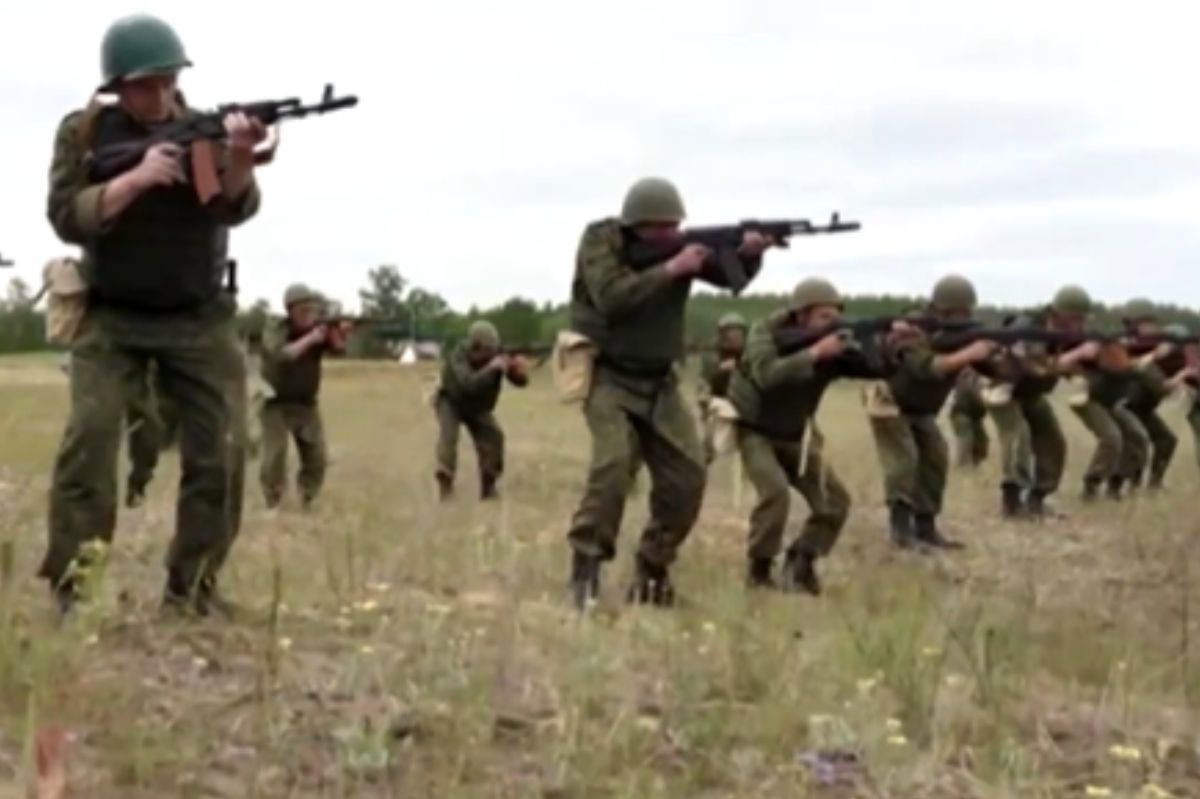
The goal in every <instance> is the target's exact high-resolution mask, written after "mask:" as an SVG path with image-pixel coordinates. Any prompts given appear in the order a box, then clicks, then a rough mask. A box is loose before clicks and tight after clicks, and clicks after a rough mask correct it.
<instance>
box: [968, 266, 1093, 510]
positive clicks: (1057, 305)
mask: <svg viewBox="0 0 1200 799" xmlns="http://www.w3.org/2000/svg"><path fill="white" fill-rule="evenodd" d="M1079 301H1080V298H1079V297H1077V296H1076V295H1075V294H1074V293H1073V291H1072V289H1071V288H1069V287H1068V288H1067V289H1064V290H1062V291H1059V292H1058V293H1057V294H1056V295H1055V296H1054V299H1053V300H1052V302H1051V303H1050V304H1049V306H1047V307H1046V308H1045V309H1043V310H1040V311H1038V312H1035V313H1029V314H1021V315H1018V316H1015V317H1013V318H1011V319H1009V320H1007V321H1006V323H1005V326H1006V327H1011V328H1015V329H1029V330H1059V329H1063V328H1064V327H1067V326H1068V325H1069V322H1068V321H1067V320H1069V319H1070V318H1071V317H1072V315H1073V314H1075V313H1077V311H1078V308H1079ZM1085 313H1086V311H1085ZM1001 363H1002V364H1003V369H1002V372H1001V373H1000V374H997V375H996V379H995V380H994V381H993V384H992V385H991V386H990V387H989V388H988V389H987V391H986V392H985V394H984V400H985V401H986V402H987V404H988V410H989V412H990V413H991V415H992V420H993V421H994V422H995V423H996V430H997V431H998V432H999V436H1000V451H1001V468H1002V473H1003V478H1002V482H1001V484H1000V503H1001V505H1000V507H1001V512H1002V513H1003V514H1004V515H1005V516H1007V517H1009V518H1015V519H1017V518H1019V519H1025V518H1028V519H1034V520H1036V519H1041V518H1043V517H1044V515H1045V514H1046V513H1048V512H1049V509H1048V508H1047V506H1046V499H1047V498H1048V497H1049V496H1051V495H1052V494H1054V492H1056V491H1057V490H1058V487H1059V485H1060V484H1061V483H1062V475H1063V469H1064V467H1065V466H1066V460H1067V440H1066V438H1065V437H1064V436H1063V432H1062V428H1061V427H1060V426H1059V423H1058V417H1057V416H1056V415H1055V413H1054V407H1053V406H1052V405H1051V404H1050V400H1049V396H1050V394H1051V392H1053V391H1054V387H1055V386H1056V385H1057V384H1058V379H1059V375H1058V368H1057V364H1056V362H1055V355H1054V353H1053V352H1052V348H1049V347H1046V346H1042V345H1035V344H1032V343H1029V342H1021V343H1019V344H1017V345H1015V346H1013V347H1011V348H1010V349H1009V350H1008V352H1007V353H1006V356H1005V358H1004V359H1003V360H1002V362H1001Z"/></svg>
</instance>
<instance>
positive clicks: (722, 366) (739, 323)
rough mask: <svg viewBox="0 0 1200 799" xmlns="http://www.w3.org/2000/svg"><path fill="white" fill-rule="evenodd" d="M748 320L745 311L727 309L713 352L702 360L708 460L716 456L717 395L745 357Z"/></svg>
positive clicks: (701, 393)
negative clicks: (714, 415) (714, 412)
mask: <svg viewBox="0 0 1200 799" xmlns="http://www.w3.org/2000/svg"><path fill="white" fill-rule="evenodd" d="M746 329H747V327H746V320H745V319H743V318H742V316H741V314H736V313H727V314H725V315H724V316H722V317H721V319H720V321H719V322H717V341H716V345H715V346H714V348H713V351H712V352H708V353H705V355H704V358H703V359H702V360H701V362H700V387H699V390H698V391H697V392H696V395H697V397H696V398H697V401H698V403H699V405H700V420H701V423H702V427H703V429H704V462H705V463H712V462H713V460H714V459H715V458H716V451H715V450H714V448H713V429H712V421H713V420H712V409H711V407H710V404H711V403H712V401H713V400H714V399H719V398H723V397H725V396H726V394H727V393H728V389H729V380H730V377H731V376H732V375H733V373H734V371H735V370H736V369H737V366H738V363H739V362H740V361H741V359H742V351H743V350H744V349H745V348H746Z"/></svg>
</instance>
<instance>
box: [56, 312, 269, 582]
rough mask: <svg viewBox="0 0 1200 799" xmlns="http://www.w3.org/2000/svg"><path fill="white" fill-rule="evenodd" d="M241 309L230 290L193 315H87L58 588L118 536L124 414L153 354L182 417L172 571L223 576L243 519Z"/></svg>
mask: <svg viewBox="0 0 1200 799" xmlns="http://www.w3.org/2000/svg"><path fill="white" fill-rule="evenodd" d="M233 314H234V303H233V301H232V300H231V299H230V298H229V297H227V296H225V295H222V296H221V297H220V298H219V299H217V300H214V301H213V302H212V303H210V304H209V305H207V306H205V307H203V308H201V309H198V310H196V311H194V312H191V313H187V314H158V315H154V316H140V315H134V314H130V313H127V312H123V311H116V310H114V309H111V308H106V307H100V306H97V307H93V308H92V309H91V310H90V311H89V312H88V314H87V316H86V317H85V319H84V321H83V325H82V327H81V329H80V332H79V337H78V338H77V340H76V341H75V343H74V345H73V346H72V350H71V358H72V367H71V377H70V384H71V410H70V417H69V419H68V422H67V426H66V430H65V432H64V434H63V438H62V442H61V444H60V445H59V449H58V455H57V457H56V459H55V463H54V473H53V476H52V478H51V489H50V508H49V514H48V517H49V518H48V521H49V546H48V548H47V551H46V555H45V558H44V559H43V561H42V565H41V569H40V570H39V576H41V577H44V578H46V579H47V580H48V581H50V583H51V584H53V585H58V584H59V583H60V582H61V581H62V580H63V578H64V577H65V576H67V574H68V568H69V567H70V565H71V563H72V561H73V560H74V559H75V557H76V555H77V554H78V552H79V549H80V547H81V546H82V545H83V544H84V543H86V542H88V541H91V540H94V539H100V540H103V541H105V542H109V541H111V540H112V538H113V532H114V528H115V526H116V508H117V504H116V503H117V455H118V452H119V450H120V444H121V433H122V430H123V425H122V423H121V422H122V416H123V415H124V413H125V410H126V407H127V402H128V399H129V397H132V396H135V395H136V392H137V387H138V386H141V385H145V382H146V378H147V369H148V368H149V364H150V363H151V362H152V361H153V362H154V363H155V365H156V366H157V369H158V374H159V381H160V383H161V387H162V391H163V394H164V396H165V398H166V399H167V400H168V401H169V402H171V403H172V404H173V405H174V407H175V408H177V409H178V411H177V412H178V420H179V421H178V425H179V454H180V461H181V466H182V469H181V472H182V475H181V478H180V491H179V499H178V503H177V506H176V516H175V518H176V532H175V538H174V540H172V542H171V546H170V550H169V552H168V554H167V557H166V563H167V568H168V569H169V571H170V573H171V576H172V578H173V579H174V580H175V581H178V582H179V584H182V585H189V586H190V585H192V584H194V583H195V582H196V581H198V580H207V579H209V578H212V577H215V575H216V573H217V572H218V571H219V570H220V568H221V566H222V565H223V563H224V561H225V558H226V556H227V555H228V553H229V550H230V548H231V547H232V545H233V542H234V539H235V537H236V536H237V532H238V529H239V527H240V525H241V515H242V488H243V476H244V463H245V455H244V451H243V441H244V431H245V411H246V407H245V406H246V401H245V399H246V395H245V381H246V374H245V368H244V364H243V361H242V354H241V352H240V350H239V348H238V343H237V336H236V333H235V330H234V324H233Z"/></svg>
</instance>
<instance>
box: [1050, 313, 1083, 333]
mask: <svg viewBox="0 0 1200 799" xmlns="http://www.w3.org/2000/svg"><path fill="white" fill-rule="evenodd" d="M1085 321H1086V320H1085V319H1084V317H1082V316H1076V315H1074V314H1055V315H1054V316H1052V317H1051V318H1050V324H1051V326H1052V327H1053V328H1054V329H1055V330H1064V331H1066V332H1068V333H1074V332H1077V331H1079V330H1083V325H1084V322H1085Z"/></svg>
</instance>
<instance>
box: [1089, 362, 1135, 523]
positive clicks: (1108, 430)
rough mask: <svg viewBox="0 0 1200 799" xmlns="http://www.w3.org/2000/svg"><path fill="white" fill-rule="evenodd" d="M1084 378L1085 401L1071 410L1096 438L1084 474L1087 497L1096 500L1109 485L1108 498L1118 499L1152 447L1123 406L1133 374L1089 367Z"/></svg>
mask: <svg viewBox="0 0 1200 799" xmlns="http://www.w3.org/2000/svg"><path fill="white" fill-rule="evenodd" d="M1083 376H1084V379H1085V380H1086V382H1087V398H1086V402H1083V403H1079V404H1076V405H1073V406H1072V410H1074V412H1075V415H1076V416H1078V417H1079V420H1080V421H1082V422H1083V424H1084V426H1085V427H1087V429H1088V430H1089V431H1090V432H1091V433H1092V435H1093V436H1095V437H1096V450H1095V452H1094V453H1093V454H1092V459H1091V462H1090V463H1089V464H1088V467H1087V470H1086V471H1085V472H1084V477H1083V482H1084V497H1085V498H1089V499H1090V498H1092V497H1094V496H1095V495H1096V492H1097V490H1098V489H1099V487H1100V486H1101V485H1102V484H1107V486H1108V495H1109V496H1110V497H1112V498H1113V499H1118V498H1120V496H1121V492H1122V489H1123V488H1124V485H1125V483H1126V481H1128V480H1131V479H1132V478H1134V477H1135V476H1136V475H1140V474H1141V473H1142V471H1143V470H1144V469H1145V466H1146V462H1147V460H1148V456H1149V448H1150V439H1149V436H1148V435H1147V434H1146V430H1145V428H1143V427H1142V424H1141V422H1139V421H1138V420H1137V417H1136V416H1134V415H1133V414H1132V413H1130V412H1129V410H1128V409H1127V408H1125V407H1124V402H1123V400H1124V397H1125V395H1126V394H1127V393H1128V392H1129V390H1130V386H1131V384H1132V379H1133V373H1132V371H1129V370H1123V371H1112V370H1108V369H1105V368H1101V367H1099V366H1096V365H1088V366H1086V367H1085V368H1084V373H1083Z"/></svg>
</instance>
